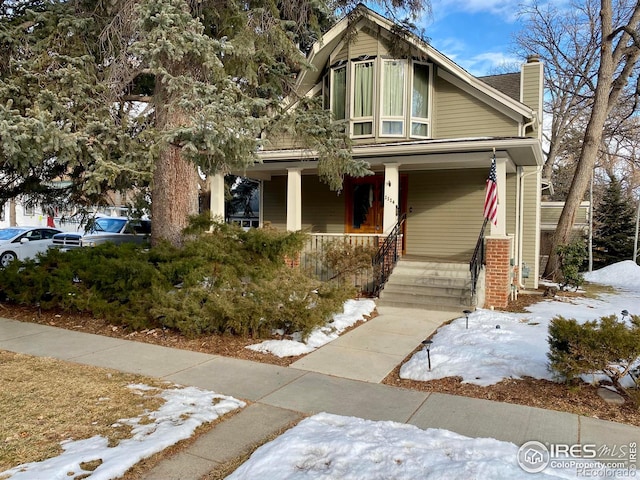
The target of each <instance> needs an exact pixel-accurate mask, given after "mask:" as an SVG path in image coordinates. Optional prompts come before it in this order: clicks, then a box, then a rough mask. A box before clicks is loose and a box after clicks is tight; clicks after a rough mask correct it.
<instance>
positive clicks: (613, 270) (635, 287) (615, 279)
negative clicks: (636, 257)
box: [584, 260, 640, 292]
mask: <svg viewBox="0 0 640 480" xmlns="http://www.w3.org/2000/svg"><path fill="white" fill-rule="evenodd" d="M584 279H585V280H586V281H587V282H592V283H601V284H602V285H611V286H612V287H619V288H622V289H625V290H632V291H636V292H640V266H638V265H637V264H636V263H635V262H633V261H632V260H625V261H624V262H619V263H614V264H613V265H609V266H607V267H604V268H601V269H600V270H595V271H593V272H587V273H585V274H584Z"/></svg>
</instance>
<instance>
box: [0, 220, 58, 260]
mask: <svg viewBox="0 0 640 480" xmlns="http://www.w3.org/2000/svg"><path fill="white" fill-rule="evenodd" d="M60 232H61V230H57V229H55V228H47V227H8V228H0V267H6V266H7V265H9V264H10V263H11V262H13V261H14V260H16V259H18V260H25V259H27V258H32V257H35V256H36V254H37V253H41V252H46V251H47V248H49V246H50V245H51V244H52V242H53V236H54V235H55V234H56V233H60Z"/></svg>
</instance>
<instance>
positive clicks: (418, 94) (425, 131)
mask: <svg viewBox="0 0 640 480" xmlns="http://www.w3.org/2000/svg"><path fill="white" fill-rule="evenodd" d="M430 77H431V69H430V68H429V65H427V64H424V63H414V64H413V78H412V94H411V136H412V137H421V138H427V137H429V136H430V132H429V102H430V94H429V93H430V92H429V88H430V85H431V81H430Z"/></svg>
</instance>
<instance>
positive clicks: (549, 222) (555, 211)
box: [540, 201, 591, 273]
mask: <svg viewBox="0 0 640 480" xmlns="http://www.w3.org/2000/svg"><path fill="white" fill-rule="evenodd" d="M540 207H541V208H540V272H541V273H542V272H543V271H544V268H545V267H546V265H547V261H548V260H549V255H550V254H551V235H553V234H554V232H555V231H556V227H557V226H558V220H559V219H560V214H561V213H562V209H563V208H564V202H550V201H542V203H541V205H540ZM590 207H591V202H589V201H584V202H582V203H581V204H580V207H578V212H577V213H576V219H575V222H574V224H573V235H574V238H575V237H578V238H579V237H586V236H587V235H588V234H589V209H590Z"/></svg>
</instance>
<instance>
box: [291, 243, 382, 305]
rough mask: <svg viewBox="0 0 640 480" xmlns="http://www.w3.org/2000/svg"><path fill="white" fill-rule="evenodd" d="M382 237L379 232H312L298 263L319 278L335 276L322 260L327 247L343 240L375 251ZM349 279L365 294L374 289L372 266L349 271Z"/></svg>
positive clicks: (354, 245)
mask: <svg viewBox="0 0 640 480" xmlns="http://www.w3.org/2000/svg"><path fill="white" fill-rule="evenodd" d="M383 239H384V237H383V236H382V235H379V234H361V233H354V234H349V233H312V234H310V235H309V240H308V241H307V244H306V245H305V248H304V250H303V252H302V256H301V259H300V260H301V261H300V265H301V266H302V267H303V268H305V269H306V270H307V271H309V272H310V273H312V274H313V275H315V276H316V277H317V278H319V279H320V280H324V281H327V280H331V279H334V278H336V272H333V271H331V270H330V269H328V268H327V267H326V265H325V263H324V262H323V261H322V259H323V258H324V257H325V254H326V251H327V249H329V248H330V246H331V245H332V244H334V243H335V242H344V243H346V244H348V245H351V246H353V247H365V248H366V247H369V248H371V249H373V250H374V251H377V250H378V249H379V247H380V245H381V244H382V243H383ZM349 277H351V278H350V279H349V281H351V282H353V284H354V285H355V286H356V288H358V289H359V290H360V292H361V293H363V294H365V295H371V294H372V293H373V290H374V284H375V282H374V273H373V267H370V268H368V269H362V270H360V271H358V272H356V273H350V274H349Z"/></svg>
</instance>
